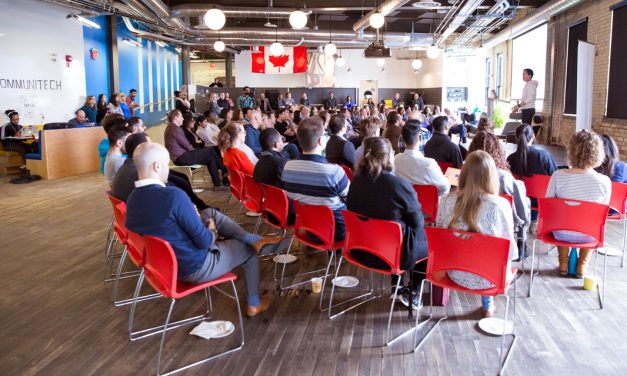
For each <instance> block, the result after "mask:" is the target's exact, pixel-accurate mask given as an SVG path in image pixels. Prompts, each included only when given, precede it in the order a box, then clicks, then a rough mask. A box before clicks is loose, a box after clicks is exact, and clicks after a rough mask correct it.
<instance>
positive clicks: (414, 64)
mask: <svg viewBox="0 0 627 376" xmlns="http://www.w3.org/2000/svg"><path fill="white" fill-rule="evenodd" d="M411 67H412V68H414V70H418V69H420V68H422V60H420V59H414V60H413V61H412V62H411Z"/></svg>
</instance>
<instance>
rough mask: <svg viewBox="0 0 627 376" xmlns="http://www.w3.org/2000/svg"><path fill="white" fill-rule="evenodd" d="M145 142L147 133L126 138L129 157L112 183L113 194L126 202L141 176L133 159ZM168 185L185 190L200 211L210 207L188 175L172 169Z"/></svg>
mask: <svg viewBox="0 0 627 376" xmlns="http://www.w3.org/2000/svg"><path fill="white" fill-rule="evenodd" d="M145 142H150V138H148V136H147V135H146V134H145V133H136V134H131V135H130V136H128V137H127V138H126V142H125V143H124V149H125V150H126V153H127V156H128V158H126V160H125V161H124V163H122V167H120V169H119V170H118V172H117V174H115V178H113V184H112V185H111V194H112V195H113V197H115V198H117V199H118V200H121V201H124V202H126V200H127V199H128V196H129V195H130V194H131V192H132V191H133V189H135V182H136V181H137V180H138V179H139V178H138V176H137V168H136V167H135V162H134V161H133V153H134V152H135V149H136V148H137V147H138V146H139V145H141V144H143V143H145ZM167 185H169V186H173V187H177V188H179V189H181V190H183V191H184V192H185V193H186V194H187V196H189V198H190V200H192V202H193V203H194V205H196V208H197V209H198V210H199V211H203V210H205V209H207V208H209V205H207V204H206V203H205V202H204V201H203V200H201V199H200V198H199V197H198V196H197V195H196V193H194V189H193V188H192V184H191V183H190V182H189V178H188V177H187V175H185V174H183V173H181V172H178V171H174V170H170V173H169V174H168V182H167Z"/></svg>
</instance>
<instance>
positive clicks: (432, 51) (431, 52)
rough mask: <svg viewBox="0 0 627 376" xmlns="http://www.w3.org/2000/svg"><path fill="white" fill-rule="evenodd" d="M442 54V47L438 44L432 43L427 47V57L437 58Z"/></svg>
mask: <svg viewBox="0 0 627 376" xmlns="http://www.w3.org/2000/svg"><path fill="white" fill-rule="evenodd" d="M438 56H440V49H439V48H438V47H437V46H436V45H431V46H429V48H427V57H428V58H429V59H437V58H438Z"/></svg>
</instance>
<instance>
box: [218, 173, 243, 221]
mask: <svg viewBox="0 0 627 376" xmlns="http://www.w3.org/2000/svg"><path fill="white" fill-rule="evenodd" d="M228 171H229V182H230V183H229V184H230V185H229V189H230V192H231V194H230V195H229V196H228V197H227V199H226V202H225V203H224V210H223V211H222V212H223V213H226V212H227V209H228V207H229V201H230V200H231V196H233V197H234V198H235V199H236V200H237V202H238V203H239V210H238V212H237V214H236V215H235V217H238V216H240V215H241V214H242V205H243V203H244V201H245V200H246V196H245V186H244V174H242V173H241V172H239V171H237V170H233V169H229V170H228Z"/></svg>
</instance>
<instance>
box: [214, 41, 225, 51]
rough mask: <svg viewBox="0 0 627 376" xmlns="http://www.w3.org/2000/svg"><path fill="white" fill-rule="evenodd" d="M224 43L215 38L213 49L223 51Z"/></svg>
mask: <svg viewBox="0 0 627 376" xmlns="http://www.w3.org/2000/svg"><path fill="white" fill-rule="evenodd" d="M224 48H225V45H224V42H223V41H221V40H217V41H216V42H215V43H214V44H213V49H214V50H216V51H218V52H222V51H224Z"/></svg>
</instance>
